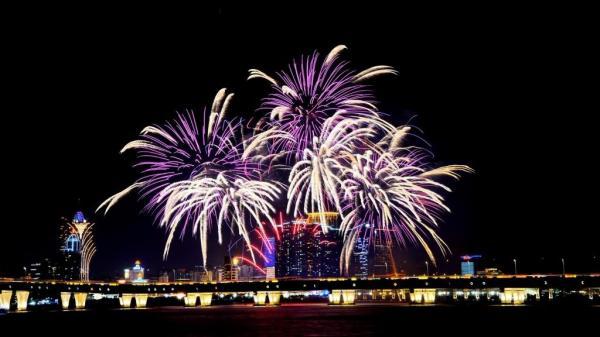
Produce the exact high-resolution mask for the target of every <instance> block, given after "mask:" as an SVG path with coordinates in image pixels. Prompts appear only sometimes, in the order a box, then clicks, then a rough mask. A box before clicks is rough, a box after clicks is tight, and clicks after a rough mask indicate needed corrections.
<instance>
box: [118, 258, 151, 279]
mask: <svg viewBox="0 0 600 337" xmlns="http://www.w3.org/2000/svg"><path fill="white" fill-rule="evenodd" d="M123 279H125V281H126V282H132V283H144V282H147V281H148V280H146V279H144V267H142V263H141V262H140V260H137V261H135V265H134V266H133V268H131V269H130V268H127V269H125V270H124V271H123Z"/></svg>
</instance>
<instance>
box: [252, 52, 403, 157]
mask: <svg viewBox="0 0 600 337" xmlns="http://www.w3.org/2000/svg"><path fill="white" fill-rule="evenodd" d="M345 49H347V48H346V46H343V45H340V46H337V47H335V48H333V50H332V51H331V52H330V53H329V54H328V55H327V57H326V58H325V60H324V61H323V62H319V61H320V57H319V54H318V53H317V52H314V53H313V54H312V56H308V57H304V56H302V57H300V59H299V60H296V61H294V62H292V63H291V64H290V65H289V66H288V71H287V72H286V71H282V72H278V73H277V77H278V78H279V80H276V79H274V78H273V77H271V76H269V75H267V74H265V73H264V72H262V71H260V70H257V69H251V70H250V76H249V77H248V79H253V78H262V79H265V80H267V81H269V82H270V83H271V86H272V89H273V92H271V93H270V94H269V95H268V96H267V98H265V99H264V100H263V103H262V106H261V109H263V110H267V111H269V117H270V118H269V119H270V121H269V123H268V125H269V127H272V128H275V129H277V130H280V131H284V132H286V133H288V134H289V135H291V136H292V138H293V139H289V138H279V139H278V140H277V141H275V142H274V143H273V144H272V147H271V152H272V153H279V152H285V153H287V154H288V159H293V160H301V159H302V157H303V156H304V150H305V149H312V150H313V151H314V150H315V149H314V148H313V145H314V144H313V139H314V138H315V137H319V135H320V134H321V132H322V130H323V123H324V122H325V121H326V120H327V118H328V117H330V116H332V115H333V114H335V113H337V112H339V111H343V112H344V114H343V116H341V115H340V117H344V118H349V119H354V118H374V117H378V114H377V111H376V110H377V109H376V107H375V106H374V104H373V101H374V95H373V91H372V89H370V88H369V87H368V86H367V85H364V84H362V83H361V82H362V81H363V80H366V79H369V78H371V77H374V76H378V75H382V74H397V72H396V71H395V70H394V69H393V68H391V67H389V66H376V67H372V68H369V69H367V70H365V71H363V72H360V73H356V72H355V71H354V70H353V69H352V68H350V66H349V63H348V62H347V61H340V60H339V55H340V53H341V52H342V51H343V50H345Z"/></svg>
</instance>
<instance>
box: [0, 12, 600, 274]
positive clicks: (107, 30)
mask: <svg viewBox="0 0 600 337" xmlns="http://www.w3.org/2000/svg"><path fill="white" fill-rule="evenodd" d="M346 6H347V7H337V8H334V7H331V8H324V7H322V6H319V7H316V6H309V5H306V6H299V7H302V8H286V7H284V6H283V5H279V6H275V7H267V6H262V7H261V8H256V7H249V6H246V7H238V6H237V5H233V4H224V5H221V6H214V7H207V8H203V9H195V10H188V11H183V12H181V13H174V12H170V11H163V10H162V9H161V8H152V9H149V8H136V9H133V10H131V9H127V10H125V9H118V10H117V9H110V10H108V9H78V10H79V11H78V13H77V15H75V14H70V13H72V12H71V11H63V10H62V9H60V8H53V11H51V12H50V11H48V12H46V11H44V10H39V11H36V13H31V12H19V13H18V15H19V18H21V17H22V19H19V20H16V21H18V22H15V23H14V25H13V26H12V27H11V28H10V29H9V33H10V34H9V35H10V37H9V39H8V40H7V41H6V42H5V47H6V48H4V50H5V51H4V53H5V55H7V56H8V59H9V61H5V62H4V67H3V68H5V69H4V70H5V71H4V72H5V73H6V74H7V76H3V77H4V79H5V81H6V85H7V86H5V89H4V90H3V91H4V94H5V95H6V99H5V100H4V102H5V103H4V104H3V108H4V109H3V110H4V111H3V119H4V123H3V135H2V138H3V139H2V143H3V144H4V156H3V158H4V160H3V162H4V165H3V166H4V170H5V171H6V172H5V174H4V178H5V179H6V182H5V184H4V186H3V187H4V188H3V190H4V200H5V201H4V207H5V208H4V210H3V217H2V221H3V226H2V227H3V229H2V230H1V231H0V238H1V241H2V242H1V244H0V249H2V251H1V254H0V274H3V273H14V272H17V271H18V268H19V266H21V265H22V264H23V263H25V262H27V261H30V260H31V259H35V258H37V257H39V256H43V255H46V254H48V252H50V251H51V250H52V249H53V248H54V246H53V245H54V240H53V235H54V234H55V230H56V227H57V226H58V225H59V224H60V222H61V220H60V218H61V217H63V216H71V215H72V213H73V212H74V211H75V210H76V209H78V208H81V209H82V210H83V211H84V212H85V213H86V214H87V215H88V217H91V218H93V220H95V222H96V223H97V237H98V254H97V256H96V259H95V261H94V262H93V263H94V264H95V267H96V268H95V273H97V276H100V277H102V276H105V275H108V274H109V273H111V272H113V271H118V270H120V269H122V268H123V267H124V266H127V265H129V264H131V262H132V261H133V259H135V258H140V259H142V260H144V261H145V264H146V265H147V266H149V267H151V268H155V269H159V268H166V267H172V266H186V265H192V264H199V263H200V252H199V246H198V242H197V241H195V240H194V239H190V238H188V239H187V240H185V241H184V243H183V244H179V243H178V244H176V245H175V247H174V249H173V251H172V254H171V256H172V257H171V258H170V259H169V260H168V261H167V262H166V263H163V262H161V253H162V247H163V243H164V241H163V240H164V236H163V234H162V231H161V230H159V229H158V228H156V226H155V225H153V224H152V220H151V219H150V218H148V217H146V216H140V215H139V214H138V213H139V210H140V204H138V203H137V202H136V200H135V198H133V197H132V198H129V199H127V200H125V202H124V203H123V204H121V205H119V206H117V207H116V208H115V210H114V212H112V213H110V214H109V215H108V216H106V217H104V216H101V215H96V214H94V213H93V212H94V209H95V208H96V206H97V205H98V204H99V203H100V202H101V201H103V200H104V199H105V198H107V197H109V196H110V195H112V194H113V193H115V192H117V191H119V190H120V189H122V188H124V187H125V186H127V185H128V184H129V183H131V182H132V181H133V180H134V172H133V171H132V170H131V169H130V167H129V165H130V164H131V158H130V157H127V156H124V157H123V156H120V155H119V150H120V148H121V147H122V146H123V145H124V144H125V143H127V142H128V141H130V140H132V139H134V138H135V136H136V134H137V133H138V132H139V131H140V130H141V129H142V128H143V127H144V126H146V125H149V124H152V123H159V122H162V121H164V120H166V119H170V118H172V117H173V116H174V114H175V112H176V111H181V110H183V109H186V108H200V107H202V106H204V105H205V104H207V103H209V102H211V100H212V97H213V96H214V94H215V93H216V91H217V90H218V89H219V88H222V87H227V88H229V89H231V90H233V91H234V92H235V93H236V100H235V102H234V105H233V108H232V109H231V111H232V112H236V111H237V112H241V113H242V114H243V115H245V116H250V115H252V114H253V110H254V109H255V108H256V107H257V105H258V103H259V98H260V97H261V95H263V94H264V93H265V92H266V89H267V87H266V86H265V85H263V84H262V83H260V82H247V81H245V78H246V76H247V70H248V69H249V68H259V69H262V70H265V71H267V72H270V73H273V72H274V71H276V70H279V69H280V68H282V67H284V66H285V65H286V64H287V63H288V62H289V61H290V60H291V59H292V58H293V57H296V56H298V55H300V54H302V53H304V54H307V53H310V52H312V50H314V49H317V50H319V51H321V52H322V53H327V52H328V51H329V50H330V49H331V48H332V47H334V46H336V45H338V44H346V45H347V46H348V47H349V51H348V53H347V56H348V57H349V58H350V59H351V60H352V62H353V65H354V66H356V67H357V68H359V69H360V68H364V67H367V66H371V65H377V64H388V65H392V66H394V67H395V68H396V69H398V70H399V72H400V75H399V76H397V77H395V78H390V77H388V78H380V79H377V80H376V81H374V82H373V83H374V84H375V85H376V88H377V90H378V99H379V101H380V102H381V104H380V107H381V108H382V110H383V111H385V112H387V113H389V114H390V115H391V117H390V118H391V120H393V121H394V122H395V123H397V124H398V123H403V122H406V121H407V120H408V119H409V118H411V117H414V116H416V117H415V119H413V123H414V124H416V125H417V126H419V127H420V128H421V129H422V130H423V131H424V135H425V137H426V139H427V140H428V141H429V142H430V143H431V145H432V150H433V151H434V152H435V153H436V158H435V160H436V161H437V162H438V163H440V164H447V163H462V164H468V165H470V166H472V167H473V168H474V169H475V170H476V171H477V173H476V174H474V175H472V176H470V177H467V178H465V179H464V180H463V181H461V182H459V183H456V184H452V186H453V189H454V193H453V194H450V195H449V196H448V203H449V204H450V206H451V208H452V209H453V213H452V214H451V215H449V216H447V218H446V221H445V223H444V224H443V229H442V233H443V235H444V237H445V238H447V241H448V243H449V244H450V247H451V248H452V250H453V251H454V256H455V257H456V256H458V255H461V254H463V253H482V254H484V255H485V256H488V257H494V258H496V259H497V261H498V263H499V264H500V265H501V267H503V268H506V269H507V268H508V267H505V266H506V265H507V261H512V258H513V257H518V258H519V259H521V260H522V261H524V262H523V263H524V265H525V266H524V268H530V269H531V270H533V269H534V267H533V266H534V265H535V264H536V261H540V259H541V258H542V257H543V258H544V259H545V260H547V261H555V262H547V263H546V267H544V268H547V269H548V268H549V269H552V268H556V270H555V271H557V270H558V268H560V267H559V264H558V263H559V262H558V261H559V260H558V257H560V256H567V259H568V261H569V262H570V266H572V268H574V269H579V270H589V269H591V268H596V269H598V258H597V257H596V260H595V261H596V262H595V267H591V266H592V263H594V262H593V256H596V255H598V254H599V253H600V252H599V251H598V244H597V237H598V233H599V230H598V226H597V220H596V219H595V207H594V206H595V203H596V201H597V199H598V198H597V197H594V194H595V191H596V190H597V185H598V184H597V181H596V180H595V175H594V173H595V172H594V171H595V170H594V167H595V166H596V165H595V164H593V162H594V159H595V153H596V152H597V150H596V149H595V146H594V145H595V136H596V133H597V131H596V132H594V131H595V124H594V123H593V122H592V120H593V119H594V118H593V114H595V113H596V112H597V103H596V102H593V101H594V99H595V98H596V96H597V92H598V91H597V87H598V86H597V84H593V83H595V82H597V78H598V77H597V75H598V71H597V70H598V66H597V59H598V58H597V55H596V54H594V52H593V49H594V48H593V42H592V41H593V40H594V39H592V33H591V30H590V27H588V26H589V24H588V23H587V21H586V20H585V18H584V17H583V16H582V17H581V18H580V17H579V14H577V13H574V12H571V11H567V10H562V9H560V8H527V9H525V8H471V7H470V8H454V7H453V8H440V9H435V10H434V9H432V8H428V9H427V10H423V9H419V10H415V9H413V8H401V7H399V8H394V7H391V6H389V7H369V8H366V7H362V6H359V5H346ZM348 6H349V7H348ZM16 14H17V13H16ZM592 102H593V104H592ZM405 253H406V256H407V261H408V262H407V263H408V265H407V269H408V270H409V271H411V272H420V271H421V270H420V269H423V268H422V263H421V262H419V261H422V256H421V255H420V254H419V253H418V252H417V250H416V249H409V250H407V251H406V252H405ZM215 255H218V254H215ZM219 258H220V257H219ZM215 262H216V260H215ZM508 263H510V262H508Z"/></svg>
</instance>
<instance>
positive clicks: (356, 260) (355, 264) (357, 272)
mask: <svg viewBox="0 0 600 337" xmlns="http://www.w3.org/2000/svg"><path fill="white" fill-rule="evenodd" d="M352 276H354V277H359V278H367V277H368V276H369V238H367V237H359V238H358V239H356V244H355V246H354V252H353V253H352Z"/></svg>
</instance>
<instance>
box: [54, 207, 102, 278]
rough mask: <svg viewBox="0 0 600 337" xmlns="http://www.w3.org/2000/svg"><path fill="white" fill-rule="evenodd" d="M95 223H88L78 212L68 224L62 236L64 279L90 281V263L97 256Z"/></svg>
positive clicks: (81, 213)
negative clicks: (94, 232)
mask: <svg viewBox="0 0 600 337" xmlns="http://www.w3.org/2000/svg"><path fill="white" fill-rule="evenodd" d="M93 226H94V224H93V223H90V222H88V221H87V220H86V219H85V216H84V215H83V212H81V211H77V212H76V213H75V215H74V216H73V219H72V220H71V221H67V222H66V226H65V230H64V231H63V234H62V235H61V241H62V248H61V251H62V254H61V255H62V257H61V260H62V261H61V264H62V266H63V268H62V269H63V278H64V279H66V280H82V281H88V280H89V268H90V263H91V260H92V258H93V257H94V255H95V254H96V244H95V242H94V234H93Z"/></svg>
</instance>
